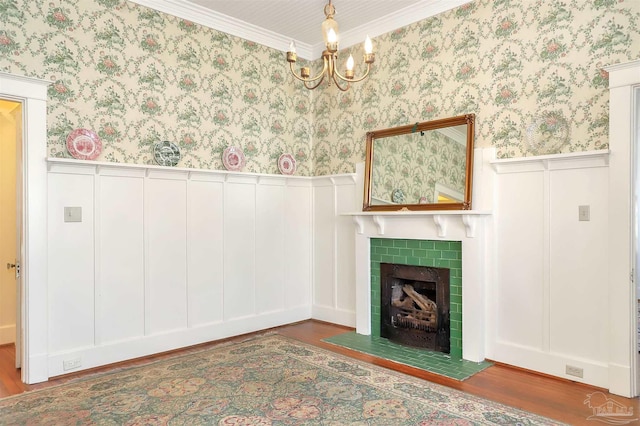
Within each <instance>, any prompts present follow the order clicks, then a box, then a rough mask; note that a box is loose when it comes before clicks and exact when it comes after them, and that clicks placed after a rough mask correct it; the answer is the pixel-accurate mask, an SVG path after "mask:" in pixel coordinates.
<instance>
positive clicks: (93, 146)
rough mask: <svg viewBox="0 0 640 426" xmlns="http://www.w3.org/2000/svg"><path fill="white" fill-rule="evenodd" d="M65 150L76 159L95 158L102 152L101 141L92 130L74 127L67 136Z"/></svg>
mask: <svg viewBox="0 0 640 426" xmlns="http://www.w3.org/2000/svg"><path fill="white" fill-rule="evenodd" d="M67 151H69V154H71V156H72V157H73V158H77V159H78V160H95V159H96V158H98V155H100V153H101V152H102V142H101V141H100V138H99V137H98V135H96V133H95V132H94V131H93V130H88V129H75V130H74V131H73V132H71V133H69V136H67Z"/></svg>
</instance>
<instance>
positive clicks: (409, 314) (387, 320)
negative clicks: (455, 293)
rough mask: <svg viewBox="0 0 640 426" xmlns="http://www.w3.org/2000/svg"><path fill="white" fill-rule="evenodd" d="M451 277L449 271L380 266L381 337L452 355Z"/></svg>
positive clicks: (430, 268) (385, 264)
mask: <svg viewBox="0 0 640 426" xmlns="http://www.w3.org/2000/svg"><path fill="white" fill-rule="evenodd" d="M449 275H450V273H449V269H447V268H433V267H426V266H412V265H399V264H391V263H381V264H380V284H381V290H382V291H381V313H382V315H381V318H380V322H381V324H380V335H381V337H384V338H387V339H389V340H391V341H394V342H396V343H401V344H404V345H408V346H413V347H419V348H425V349H430V350H435V351H440V352H444V353H449V352H450V324H449V309H450V307H449Z"/></svg>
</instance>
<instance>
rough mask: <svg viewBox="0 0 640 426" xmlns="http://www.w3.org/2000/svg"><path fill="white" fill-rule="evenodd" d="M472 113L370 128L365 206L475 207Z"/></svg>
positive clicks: (366, 207) (390, 208)
mask: <svg viewBox="0 0 640 426" xmlns="http://www.w3.org/2000/svg"><path fill="white" fill-rule="evenodd" d="M473 118H474V116H473V115H472V114H469V115H465V116H460V117H453V118H448V119H442V120H435V121H430V122H423V123H416V124H415V125H408V126H402V127H395V128H391V129H384V130H379V131H374V132H370V133H368V134H367V158H366V167H365V199H364V210H400V209H402V208H407V209H409V210H436V209H437V210H445V209H448V210H460V209H468V208H471V170H472V163H473V131H474V129H473Z"/></svg>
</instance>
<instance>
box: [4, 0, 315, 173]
mask: <svg viewBox="0 0 640 426" xmlns="http://www.w3.org/2000/svg"><path fill="white" fill-rule="evenodd" d="M284 58H285V56H284V53H283V52H279V51H277V50H274V49H269V48H266V47H264V46H261V45H259V44H256V43H253V42H250V41H246V40H243V39H240V38H237V37H232V36H229V35H227V34H225V33H222V32H218V31H215V30H212V29H209V28H206V27H202V26H199V25H196V24H194V23H192V22H189V21H186V20H183V19H179V18H176V17H173V16H169V15H166V14H162V13H159V12H156V11H154V10H152V9H148V8H145V7H142V6H139V5H136V4H134V3H131V2H128V1H123V0H55V1H51V0H49V1H42V0H37V1H35V0H0V70H2V71H4V72H11V73H14V74H19V75H26V76H32V77H38V78H43V79H49V80H52V81H54V82H55V83H54V84H53V85H52V86H51V87H50V89H49V98H50V102H49V110H48V137H49V140H48V144H49V146H48V150H49V155H50V156H53V157H69V156H70V155H69V153H68V152H67V150H66V137H67V135H68V134H69V133H70V132H71V131H72V130H73V129H75V128H79V127H80V128H88V129H92V130H95V131H96V132H97V133H98V135H99V137H100V138H101V140H102V142H103V151H102V154H101V155H100V157H98V159H97V160H100V161H111V162H122V163H136V164H153V163H154V160H153V151H152V148H153V145H154V144H156V143H157V142H159V141H164V140H168V141H171V142H174V143H176V144H177V145H178V146H179V148H180V150H181V155H182V158H181V160H180V162H179V163H178V167H195V168H203V169H224V167H223V164H222V159H221V158H222V152H223V151H224V149H225V148H226V147H227V146H238V147H240V148H242V149H243V150H244V153H245V156H246V159H247V164H246V167H245V168H244V171H249V172H260V173H279V172H278V168H277V160H278V157H279V156H280V155H281V154H283V153H291V154H292V155H293V156H294V158H295V159H296V163H297V172H296V173H297V174H299V175H310V174H311V173H312V163H311V123H312V117H311V108H310V99H311V98H310V93H308V92H307V91H306V90H304V91H303V90H300V89H299V88H298V87H297V86H296V85H294V84H293V78H292V77H290V76H289V72H288V70H287V67H286V65H287V63H286V61H285V59H284Z"/></svg>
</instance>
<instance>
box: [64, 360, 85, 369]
mask: <svg viewBox="0 0 640 426" xmlns="http://www.w3.org/2000/svg"><path fill="white" fill-rule="evenodd" d="M80 366H82V359H81V358H73V359H67V360H65V361H62V368H63V369H64V371H68V370H73V369H74V368H79V367H80Z"/></svg>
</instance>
